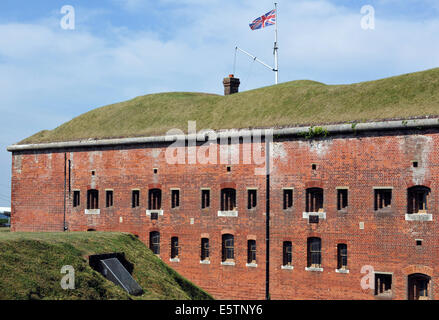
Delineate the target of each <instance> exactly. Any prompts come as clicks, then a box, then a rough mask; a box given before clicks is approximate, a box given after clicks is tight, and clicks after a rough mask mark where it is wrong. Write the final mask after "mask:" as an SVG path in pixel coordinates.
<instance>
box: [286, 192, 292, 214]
mask: <svg viewBox="0 0 439 320" xmlns="http://www.w3.org/2000/svg"><path fill="white" fill-rule="evenodd" d="M292 207H293V189H284V210H286V209H289V208H292Z"/></svg>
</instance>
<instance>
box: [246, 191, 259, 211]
mask: <svg viewBox="0 0 439 320" xmlns="http://www.w3.org/2000/svg"><path fill="white" fill-rule="evenodd" d="M247 199H248V200H247V208H248V209H249V210H250V209H254V208H256V204H257V190H247Z"/></svg>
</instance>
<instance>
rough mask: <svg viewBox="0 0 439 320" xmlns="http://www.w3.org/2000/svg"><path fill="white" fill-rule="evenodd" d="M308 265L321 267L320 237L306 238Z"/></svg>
mask: <svg viewBox="0 0 439 320" xmlns="http://www.w3.org/2000/svg"><path fill="white" fill-rule="evenodd" d="M308 267H309V268H321V267H322V240H321V239H320V238H308Z"/></svg>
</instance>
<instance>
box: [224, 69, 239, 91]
mask: <svg viewBox="0 0 439 320" xmlns="http://www.w3.org/2000/svg"><path fill="white" fill-rule="evenodd" d="M240 83H241V82H240V81H239V79H238V78H235V77H234V75H233V74H229V77H228V78H224V81H223V84H224V95H225V96H228V95H229V94H234V93H237V92H238V91H239V84H240Z"/></svg>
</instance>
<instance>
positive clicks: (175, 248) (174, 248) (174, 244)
mask: <svg viewBox="0 0 439 320" xmlns="http://www.w3.org/2000/svg"><path fill="white" fill-rule="evenodd" d="M179 253H180V246H179V245H178V237H172V238H171V259H178V255H179Z"/></svg>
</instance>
